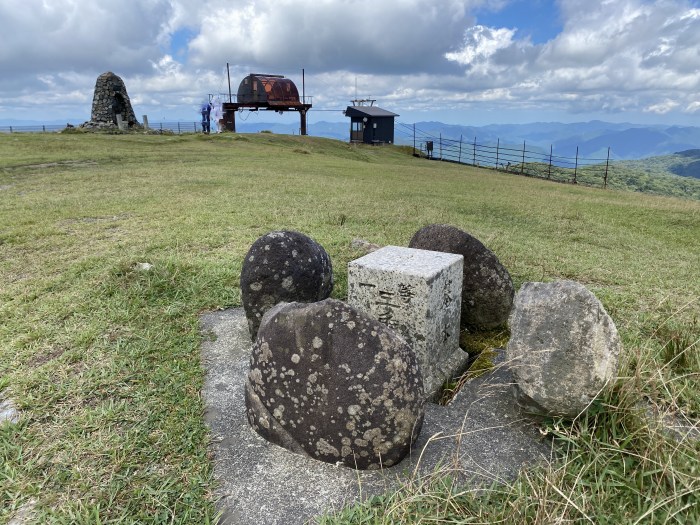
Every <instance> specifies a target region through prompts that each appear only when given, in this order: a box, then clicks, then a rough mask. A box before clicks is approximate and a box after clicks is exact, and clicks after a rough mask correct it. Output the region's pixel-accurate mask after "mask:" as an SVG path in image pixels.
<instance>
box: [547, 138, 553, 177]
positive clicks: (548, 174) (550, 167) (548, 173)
mask: <svg viewBox="0 0 700 525" xmlns="http://www.w3.org/2000/svg"><path fill="white" fill-rule="evenodd" d="M551 176H552V145H551V144H550V145H549V168H548V169H547V180H549V179H550V177H551Z"/></svg>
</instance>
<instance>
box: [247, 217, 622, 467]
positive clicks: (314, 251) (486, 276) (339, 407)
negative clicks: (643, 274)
mask: <svg viewBox="0 0 700 525" xmlns="http://www.w3.org/2000/svg"><path fill="white" fill-rule="evenodd" d="M411 244H412V245H413V246H414V247H412V248H402V247H398V246H386V247H384V248H379V249H377V250H376V251H374V252H372V253H370V254H368V255H365V256H364V257H361V258H359V259H357V260H355V261H351V262H350V263H349V265H348V301H347V303H345V302H342V301H339V300H336V299H328V297H329V295H330V293H331V291H332V286H333V277H332V268H331V262H330V257H329V256H328V254H327V253H326V251H325V250H324V249H323V248H322V247H321V246H320V245H319V244H318V243H316V241H314V240H313V239H311V238H309V237H307V236H305V235H303V234H301V233H299V232H292V231H276V232H271V233H269V234H267V235H264V236H262V237H260V238H259V239H258V240H257V241H255V243H254V244H253V245H252V246H251V249H250V250H249V252H248V254H247V255H246V259H245V261H244V263H243V269H242V272H241V283H240V284H241V293H242V299H243V308H244V310H245V313H246V316H247V318H248V324H249V330H250V334H251V339H252V340H253V347H252V352H251V359H250V369H249V372H248V375H247V378H246V384H245V399H246V410H247V416H248V421H249V423H250V425H251V427H252V428H253V429H254V430H255V431H256V432H257V433H258V434H260V435H261V436H262V437H264V438H265V439H267V440H268V441H270V442H272V443H276V444H277V445H280V446H282V447H285V448H287V449H288V450H290V451H292V452H295V453H298V454H302V455H305V456H308V457H310V458H314V459H317V460H320V461H324V462H328V463H333V464H342V465H345V466H347V467H351V468H357V469H378V468H382V467H389V466H392V465H396V464H398V463H399V462H400V461H401V460H402V459H403V458H404V457H405V456H406V455H407V454H408V453H409V451H410V449H411V446H412V445H413V444H414V443H415V440H416V438H417V437H418V433H419V432H420V429H421V426H422V423H423V418H424V415H425V403H426V402H427V401H430V400H431V399H434V398H435V394H436V390H437V389H439V386H440V385H441V384H443V383H444V382H445V381H449V380H450V379H452V378H454V377H456V376H458V375H459V374H461V373H462V371H463V367H464V366H465V365H466V362H467V354H466V352H464V351H462V350H461V349H460V348H459V346H458V334H459V331H460V319H461V320H462V323H463V324H466V326H467V327H468V328H469V329H470V330H476V329H483V328H486V329H488V328H490V327H493V326H498V325H501V324H504V323H505V322H506V320H507V321H508V324H509V327H510V330H511V334H512V335H511V341H510V342H509V343H508V348H507V351H506V356H507V358H508V359H507V362H506V365H505V366H508V367H509V368H510V369H511V372H512V376H513V378H514V383H515V384H514V394H515V400H516V401H517V402H518V404H519V405H520V406H521V407H522V408H523V409H524V410H525V411H526V412H528V413H531V414H536V415H538V416H539V415H547V416H558V417H564V418H569V419H571V418H574V417H576V416H577V415H578V414H579V413H580V412H581V411H583V410H585V409H586V408H587V407H588V406H589V405H590V403H591V402H592V401H593V400H594V399H595V398H596V397H597V396H598V395H600V393H601V391H602V390H603V389H604V388H605V387H606V386H608V384H609V383H610V382H611V381H612V380H613V379H614V377H615V375H616V374H617V365H618V356H619V352H620V340H619V337H618V335H617V331H616V329H615V325H614V323H613V322H612V319H610V317H609V316H608V315H607V313H606V312H605V310H604V309H603V307H602V305H601V304H600V302H599V301H598V300H597V299H596V298H595V297H594V296H593V294H592V293H590V292H589V291H588V290H586V289H585V287H583V285H580V284H578V283H573V282H557V283H549V284H544V283H526V284H524V285H523V287H522V290H521V292H520V294H518V296H516V300H515V305H514V306H513V307H512V308H511V305H512V304H513V295H514V292H513V286H512V281H511V279H510V275H509V274H508V272H507V270H506V269H505V268H504V267H503V266H502V265H501V264H500V262H499V261H498V259H497V257H496V256H495V255H494V254H493V252H491V251H490V250H488V249H487V248H485V247H484V246H483V244H481V242H479V241H478V240H477V239H475V238H473V237H472V236H470V235H469V234H467V233H466V232H463V231H461V230H459V229H457V228H454V227H452V226H447V225H431V226H430V227H427V229H426V228H423V229H421V230H420V231H419V232H417V233H416V235H415V236H414V238H413V239H412V241H411ZM426 245H429V246H430V247H431V248H433V249H432V250H426V249H425V248H418V246H421V247H422V246H426ZM479 276H481V277H479ZM462 277H464V282H463V279H462ZM460 307H462V308H464V307H466V308H468V309H470V311H469V312H468V317H467V318H466V319H467V320H468V321H467V322H466V323H465V316H464V315H463V312H462V311H461V308H460ZM509 313H510V317H509V318H508V314H509Z"/></svg>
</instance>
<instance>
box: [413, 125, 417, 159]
mask: <svg viewBox="0 0 700 525" xmlns="http://www.w3.org/2000/svg"><path fill="white" fill-rule="evenodd" d="M415 154H416V123H415V122H414V123H413V155H414V156H415Z"/></svg>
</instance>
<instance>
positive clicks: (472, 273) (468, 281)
mask: <svg viewBox="0 0 700 525" xmlns="http://www.w3.org/2000/svg"><path fill="white" fill-rule="evenodd" d="M408 246H409V247H410V248H418V249H420V250H432V251H434V252H447V253H456V254H460V255H463V256H464V278H463V281H462V312H461V319H460V325H461V328H462V329H464V328H471V329H481V330H489V329H492V328H496V327H497V326H500V325H502V324H505V322H506V321H507V320H508V315H509V314H510V309H511V307H512V306H513V296H514V295H515V288H514V287H513V281H512V280H511V278H510V274H509V273H508V270H506V269H505V267H504V266H503V265H502V264H501V262H500V261H499V260H498V257H496V255H495V254H494V253H493V252H492V251H491V250H489V249H488V248H487V247H486V246H484V245H483V244H482V243H481V241H479V240H478V239H476V238H475V237H473V236H471V235H469V234H468V233H467V232H465V231H462V230H460V229H459V228H455V227H454V226H449V225H447V224H431V225H429V226H426V227H424V228H421V229H420V230H418V231H417V232H416V233H415V235H414V236H413V238H412V239H411V241H410V243H409V245H408Z"/></svg>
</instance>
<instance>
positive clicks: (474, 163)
mask: <svg viewBox="0 0 700 525" xmlns="http://www.w3.org/2000/svg"><path fill="white" fill-rule="evenodd" d="M472 166H476V135H474V161H473V162H472Z"/></svg>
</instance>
